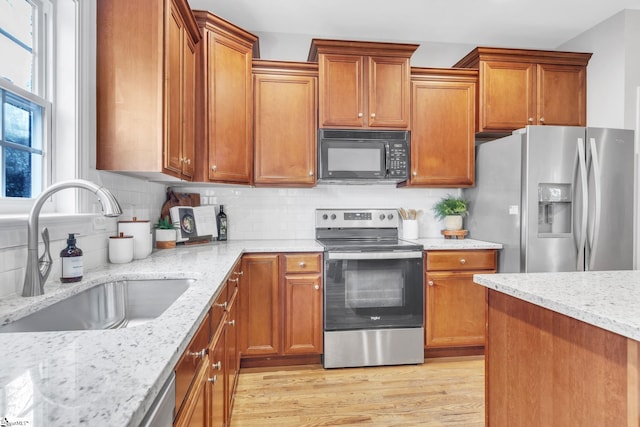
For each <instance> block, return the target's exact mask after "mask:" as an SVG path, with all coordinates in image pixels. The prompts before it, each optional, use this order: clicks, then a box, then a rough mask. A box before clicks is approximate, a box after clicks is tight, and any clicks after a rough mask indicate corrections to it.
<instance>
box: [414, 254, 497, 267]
mask: <svg viewBox="0 0 640 427" xmlns="http://www.w3.org/2000/svg"><path fill="white" fill-rule="evenodd" d="M495 269H496V251H495V250H494V249H489V250H468V251H427V271H438V270H443V271H457V270H495Z"/></svg>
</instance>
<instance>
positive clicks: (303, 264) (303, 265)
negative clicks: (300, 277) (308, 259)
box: [299, 261, 307, 268]
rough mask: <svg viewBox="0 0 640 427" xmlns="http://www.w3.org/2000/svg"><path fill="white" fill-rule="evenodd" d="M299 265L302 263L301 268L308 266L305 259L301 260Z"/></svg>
mask: <svg viewBox="0 0 640 427" xmlns="http://www.w3.org/2000/svg"><path fill="white" fill-rule="evenodd" d="M299 265H300V267H301V268H305V267H306V266H307V264H305V263H304V261H302V262H300V264H299Z"/></svg>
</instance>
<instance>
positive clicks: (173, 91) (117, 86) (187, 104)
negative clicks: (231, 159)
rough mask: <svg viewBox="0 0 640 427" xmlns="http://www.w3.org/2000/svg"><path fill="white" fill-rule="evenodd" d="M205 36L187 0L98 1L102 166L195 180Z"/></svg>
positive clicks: (99, 163)
mask: <svg viewBox="0 0 640 427" xmlns="http://www.w3.org/2000/svg"><path fill="white" fill-rule="evenodd" d="M199 40H200V32H199V31H198V27H197V25H196V21H195V19H194V16H193V14H192V12H191V9H190V8H189V5H188V3H187V1H186V0H141V1H135V2H130V1H126V0H104V1H100V2H98V4H97V59H96V60H97V88H96V89H97V101H96V105H97V148H96V150H97V156H96V168H97V169H100V170H110V171H120V172H127V173H132V174H137V175H141V176H145V177H154V178H157V177H159V176H162V177H165V178H166V177H173V178H177V179H181V180H191V179H192V178H193V174H194V165H195V156H194V153H195V151H194V145H195V115H194V111H195V49H196V44H197V43H198V41H199Z"/></svg>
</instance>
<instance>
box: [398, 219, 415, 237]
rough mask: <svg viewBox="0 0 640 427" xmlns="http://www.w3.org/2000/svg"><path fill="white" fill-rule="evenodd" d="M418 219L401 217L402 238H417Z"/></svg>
mask: <svg viewBox="0 0 640 427" xmlns="http://www.w3.org/2000/svg"><path fill="white" fill-rule="evenodd" d="M418 234H419V233H418V220H417V219H403V220H402V238H403V239H409V240H412V239H417V238H418Z"/></svg>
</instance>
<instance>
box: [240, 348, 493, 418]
mask: <svg viewBox="0 0 640 427" xmlns="http://www.w3.org/2000/svg"><path fill="white" fill-rule="evenodd" d="M248 426H251V427H253V426H277V427H287V426H297V427H302V426H380V427H392V426H402V427H407V426H465V427H467V426H468V427H481V426H484V358H483V357H481V356H480V357H464V358H447V359H428V360H427V361H426V362H425V363H424V364H423V365H417V366H414V365H409V366H385V367H367V368H347V369H330V370H325V369H323V368H322V366H319V365H313V366H300V367H289V368H268V369H267V368H248V369H243V370H241V371H240V376H239V379H238V388H237V394H236V398H235V404H234V408H233V416H232V418H231V427H248Z"/></svg>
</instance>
